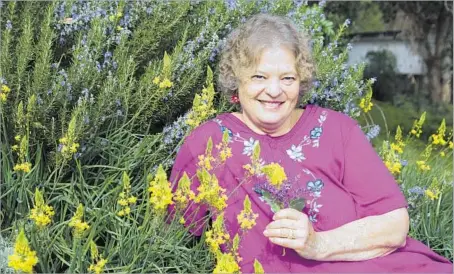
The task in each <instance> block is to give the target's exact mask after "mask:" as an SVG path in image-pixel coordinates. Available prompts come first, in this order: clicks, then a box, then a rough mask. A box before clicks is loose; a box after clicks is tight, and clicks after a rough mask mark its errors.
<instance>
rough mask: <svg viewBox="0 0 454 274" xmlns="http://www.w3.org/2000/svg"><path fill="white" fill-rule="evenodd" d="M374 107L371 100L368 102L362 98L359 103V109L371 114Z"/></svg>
mask: <svg viewBox="0 0 454 274" xmlns="http://www.w3.org/2000/svg"><path fill="white" fill-rule="evenodd" d="M373 105H374V104H373V103H372V102H371V101H370V100H367V99H365V98H362V99H361V101H360V103H359V107H360V108H362V110H363V111H364V112H369V111H370V110H371V109H372V107H373Z"/></svg>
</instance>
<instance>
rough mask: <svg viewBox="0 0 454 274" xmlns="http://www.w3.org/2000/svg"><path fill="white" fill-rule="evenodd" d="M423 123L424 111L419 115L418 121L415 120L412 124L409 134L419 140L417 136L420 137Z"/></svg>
mask: <svg viewBox="0 0 454 274" xmlns="http://www.w3.org/2000/svg"><path fill="white" fill-rule="evenodd" d="M425 121H426V112H425V111H424V112H423V113H422V114H421V117H419V120H416V121H414V122H413V127H412V129H411V130H410V133H409V134H411V135H414V136H416V138H419V136H421V133H422V126H423V124H424V122H425Z"/></svg>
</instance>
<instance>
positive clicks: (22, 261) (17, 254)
mask: <svg viewBox="0 0 454 274" xmlns="http://www.w3.org/2000/svg"><path fill="white" fill-rule="evenodd" d="M37 263H38V258H37V257H36V251H32V250H31V249H30V246H29V244H28V240H27V237H26V236H25V232H24V229H23V228H21V229H20V231H19V234H18V235H17V238H16V243H15V245H14V253H13V254H12V255H9V256H8V266H9V267H11V268H13V269H14V270H16V271H19V272H25V273H32V272H33V266H35V265H36V264H37Z"/></svg>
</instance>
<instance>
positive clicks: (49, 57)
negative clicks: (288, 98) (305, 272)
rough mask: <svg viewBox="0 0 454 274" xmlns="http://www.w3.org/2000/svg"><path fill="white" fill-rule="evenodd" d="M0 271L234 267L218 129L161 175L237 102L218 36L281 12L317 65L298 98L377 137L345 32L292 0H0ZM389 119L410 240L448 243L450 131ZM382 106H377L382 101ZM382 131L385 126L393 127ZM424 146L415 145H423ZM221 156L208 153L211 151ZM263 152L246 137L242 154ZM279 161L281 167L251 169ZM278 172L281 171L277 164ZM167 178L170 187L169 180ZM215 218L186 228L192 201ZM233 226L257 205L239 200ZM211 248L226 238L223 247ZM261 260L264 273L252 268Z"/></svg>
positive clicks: (445, 248)
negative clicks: (189, 171)
mask: <svg viewBox="0 0 454 274" xmlns="http://www.w3.org/2000/svg"><path fill="white" fill-rule="evenodd" d="M0 6H1V8H0V34H1V39H0V43H1V46H0V86H1V89H0V155H1V157H0V182H1V185H0V190H1V193H0V206H1V211H0V212H1V214H0V223H1V230H0V269H1V271H3V272H5V273H14V272H15V271H16V272H25V273H32V272H36V273H40V272H44V273H63V272H66V273H87V272H92V273H101V272H112V273H151V272H153V273H155V272H159V273H161V272H181V273H194V272H198V273H199V272H213V271H214V272H240V271H241V269H239V267H238V264H237V262H238V260H240V259H241V258H239V256H238V254H237V253H236V252H235V249H236V247H237V246H238V245H239V244H241V233H239V234H238V235H237V237H232V238H231V237H229V236H228V235H226V234H225V233H224V232H223V220H222V209H223V206H225V203H224V202H225V199H228V196H229V193H224V192H223V189H222V188H221V187H220V186H219V185H217V184H216V178H215V177H214V176H212V175H211V174H210V170H211V169H212V168H214V167H220V166H222V163H223V162H224V161H225V159H226V158H228V157H230V156H231V155H230V154H231V153H229V148H228V142H227V140H228V138H229V136H228V134H224V138H223V141H222V142H221V143H219V144H213V143H212V142H208V143H207V149H206V153H205V155H201V156H200V160H201V161H200V164H199V168H200V169H199V172H198V174H197V176H198V178H199V179H200V181H203V182H205V184H202V187H201V188H199V189H198V192H191V191H190V184H191V180H192V178H189V177H187V176H186V177H183V179H182V180H180V181H179V182H170V181H169V178H168V174H169V171H170V169H171V168H172V165H173V160H174V158H175V155H176V152H178V149H179V147H180V146H181V144H182V141H183V139H184V138H185V136H187V135H188V134H190V132H191V130H192V129H194V128H195V127H196V126H198V125H200V124H202V123H203V122H204V121H206V120H208V119H211V118H214V117H215V115H216V114H219V113H222V112H225V111H231V110H232V109H233V108H234V107H235V106H234V104H231V103H230V100H231V98H226V97H225V96H223V95H221V94H220V93H218V92H216V78H217V62H218V60H219V53H220V52H221V50H222V48H223V45H224V43H225V37H226V35H227V34H228V33H229V32H230V31H231V30H232V29H233V28H235V27H236V26H237V25H238V24H240V23H241V22H244V20H245V19H246V18H248V17H249V16H251V15H253V14H256V13H260V12H265V13H272V14H279V15H285V16H287V17H289V18H291V19H292V20H293V21H294V22H295V23H296V24H297V26H298V27H299V28H300V29H301V30H302V31H305V32H306V33H307V34H308V35H310V37H311V48H312V52H313V58H314V61H315V64H316V75H315V79H314V81H313V83H312V86H311V89H310V91H309V92H307V93H306V94H305V96H304V97H303V99H302V102H301V103H312V104H317V105H320V106H323V107H328V108H331V109H334V110H337V111H340V112H343V113H345V114H347V115H349V116H351V117H352V118H355V119H360V120H361V121H362V129H363V130H364V132H365V133H366V135H367V136H368V138H369V139H370V140H371V141H373V139H374V138H376V137H377V136H378V134H379V132H380V127H378V126H377V125H376V124H375V123H374V121H373V120H372V119H371V116H370V112H369V111H370V110H371V108H374V107H376V106H374V104H373V102H372V99H371V97H372V85H373V83H374V81H375V79H374V78H371V79H363V71H364V68H365V64H356V65H353V66H349V65H347V64H346V62H347V58H348V52H349V50H350V48H351V45H350V44H347V43H346V42H345V38H344V36H343V34H344V31H345V29H346V28H348V26H349V24H350V21H349V20H348V19H346V20H345V23H344V24H343V25H341V26H334V25H333V24H332V23H331V22H330V21H328V20H327V19H326V18H325V16H324V14H323V7H324V3H323V2H320V3H318V4H314V5H309V4H308V3H307V2H304V1H296V0H276V1H273V0H256V1H247V0H238V1H233V0H225V1H198V0H191V1H189V0H181V1H162V0H155V1H153V0H152V1H139V0H137V1H118V0H116V1H79V0H77V1H76V0H67V1H53V2H51V1H48V2H44V1H24V2H20V1H7V2H5V1H0ZM426 115H428V114H426V113H422V114H421V117H420V119H418V120H416V121H415V122H414V125H413V127H412V128H400V127H398V128H396V129H394V128H390V129H382V130H386V133H388V132H389V133H390V134H386V135H387V136H388V137H387V138H385V140H383V141H382V142H380V143H379V145H377V146H376V150H377V152H378V153H379V154H380V156H381V157H382V159H383V161H384V163H385V164H386V166H387V167H388V168H389V170H390V172H391V173H392V174H393V175H394V176H395V178H396V183H397V184H399V186H400V187H401V190H402V192H403V193H404V194H405V196H406V197H407V200H408V203H409V207H408V210H409V213H410V217H411V224H410V236H412V237H414V238H416V239H418V240H421V241H422V242H424V243H425V244H427V245H428V246H429V247H430V248H432V249H433V250H435V251H436V252H438V253H439V254H441V255H443V256H445V257H447V258H449V259H450V260H451V261H452V259H453V254H452V202H453V197H452V186H453V182H452V175H453V174H452V170H453V169H452V157H453V153H452V151H453V143H452V130H450V129H449V127H448V126H446V123H445V121H444V120H443V121H439V123H440V125H439V128H438V130H437V131H436V132H432V133H430V134H431V135H430V138H429V139H428V140H421V133H422V132H423V131H424V122H425V120H426ZM383 117H384V118H385V117H386V113H383ZM391 132H392V134H391ZM421 143H423V144H424V145H423V146H421ZM214 147H215V148H217V151H220V152H221V153H217V154H215V153H212V152H213V151H214V150H213V148H214ZM259 155H260V146H259V145H258V146H256V147H255V148H254V153H253V155H252V156H251V165H250V166H248V167H246V168H249V170H252V169H253V167H254V162H255V161H256V160H257V157H259ZM262 171H263V172H264V173H265V174H270V175H269V178H270V182H274V183H276V185H277V186H279V181H273V176H272V174H275V173H276V172H280V169H279V167H278V166H269V167H265V168H264V169H263V170H262ZM284 175H285V174H284ZM172 188H173V190H174V191H172ZM189 204H190V205H208V206H209V207H210V208H211V209H212V213H215V214H216V218H213V222H212V223H210V222H209V220H208V218H207V219H206V220H205V221H206V223H207V226H206V231H205V233H203V234H202V236H201V237H194V236H193V235H192V234H191V232H190V229H191V226H184V224H185V223H186V224H187V223H188V222H187V221H188V218H187V217H186V216H185V215H184V213H185V208H186V207H187V206H188V205H189ZM243 213H244V214H242V215H241V216H239V217H238V222H240V223H241V227H242V228H243V231H242V233H247V230H248V229H253V226H254V218H255V214H254V212H252V211H251V209H250V203H249V202H248V200H247V199H246V200H245V201H244V212H243ZM220 244H226V245H228V246H229V247H230V248H229V252H224V253H222V252H221V251H220V249H219V245H220ZM255 267H256V272H263V271H265V272H266V269H265V270H263V269H261V266H260V262H258V261H257V262H256V264H255Z"/></svg>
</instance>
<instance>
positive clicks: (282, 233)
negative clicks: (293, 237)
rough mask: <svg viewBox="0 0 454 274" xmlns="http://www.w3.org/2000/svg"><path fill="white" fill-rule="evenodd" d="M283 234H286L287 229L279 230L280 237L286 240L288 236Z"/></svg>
mask: <svg viewBox="0 0 454 274" xmlns="http://www.w3.org/2000/svg"><path fill="white" fill-rule="evenodd" d="M284 232H288V230H287V229H282V228H281V235H282V238H288V236H290V235H289V234H288V233H284Z"/></svg>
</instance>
